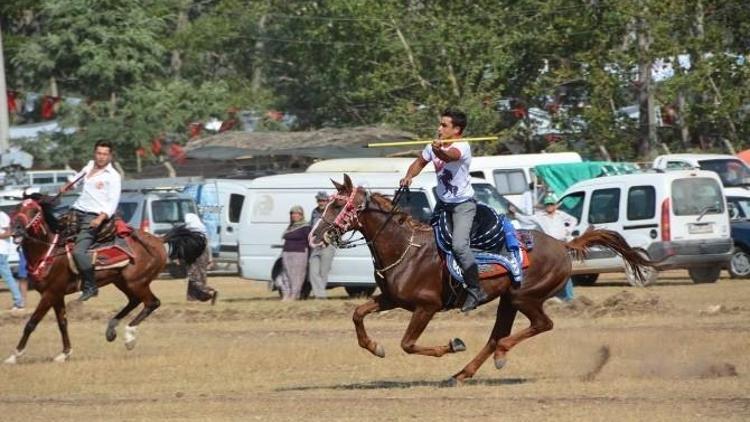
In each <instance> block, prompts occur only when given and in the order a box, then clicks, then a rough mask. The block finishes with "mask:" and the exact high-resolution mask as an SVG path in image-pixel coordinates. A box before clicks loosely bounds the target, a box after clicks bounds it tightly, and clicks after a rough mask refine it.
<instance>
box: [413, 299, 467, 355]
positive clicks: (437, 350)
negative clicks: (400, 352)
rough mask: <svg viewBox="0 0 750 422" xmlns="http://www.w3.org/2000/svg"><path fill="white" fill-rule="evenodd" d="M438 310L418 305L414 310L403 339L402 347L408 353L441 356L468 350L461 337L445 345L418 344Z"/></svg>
mask: <svg viewBox="0 0 750 422" xmlns="http://www.w3.org/2000/svg"><path fill="white" fill-rule="evenodd" d="M437 311H438V310H437V309H428V308H425V307H423V306H420V307H417V308H416V309H415V310H414V312H413V313H412V315H411V321H409V326H408V327H407V328H406V332H405V333H404V337H403V338H402V339H401V348H402V349H404V351H405V352H406V353H409V354H412V353H416V354H418V355H425V356H434V357H440V356H443V355H444V354H446V353H454V352H463V351H464V350H466V346H465V345H464V343H463V342H462V341H461V340H460V339H453V340H451V341H450V342H448V344H446V345H445V346H433V347H424V346H418V345H417V339H419V336H420V335H422V332H424V329H425V328H427V324H429V322H430V320H431V319H432V317H433V316H435V313H436V312H437Z"/></svg>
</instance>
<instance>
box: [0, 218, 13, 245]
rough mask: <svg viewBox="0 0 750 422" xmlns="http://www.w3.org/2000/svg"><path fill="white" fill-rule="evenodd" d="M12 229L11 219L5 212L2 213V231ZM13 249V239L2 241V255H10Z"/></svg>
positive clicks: (0, 219) (0, 229)
mask: <svg viewBox="0 0 750 422" xmlns="http://www.w3.org/2000/svg"><path fill="white" fill-rule="evenodd" d="M8 229H10V217H8V214H6V213H5V212H4V211H0V231H6V230H8ZM12 247H13V237H12V236H11V237H9V238H7V239H0V255H9V254H10V251H11V250H12V249H11V248H12Z"/></svg>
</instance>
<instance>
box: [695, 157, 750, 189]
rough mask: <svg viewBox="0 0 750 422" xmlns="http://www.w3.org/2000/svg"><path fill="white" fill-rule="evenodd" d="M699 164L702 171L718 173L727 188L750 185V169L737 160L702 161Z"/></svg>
mask: <svg viewBox="0 0 750 422" xmlns="http://www.w3.org/2000/svg"><path fill="white" fill-rule="evenodd" d="M698 163H699V164H700V166H701V169H702V170H709V171H713V172H716V173H718V174H719V178H721V183H722V184H724V186H725V187H733V186H748V185H750V169H749V168H748V167H747V166H746V165H745V163H743V162H742V161H740V160H738V159H736V158H724V159H719V160H701V161H699V162H698Z"/></svg>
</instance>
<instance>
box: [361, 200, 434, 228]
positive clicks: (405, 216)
mask: <svg viewBox="0 0 750 422" xmlns="http://www.w3.org/2000/svg"><path fill="white" fill-rule="evenodd" d="M370 198H371V199H372V200H373V202H375V203H376V204H377V205H378V207H379V208H380V209H381V210H383V211H385V212H391V210H393V202H391V199H389V198H387V197H386V196H385V195H383V194H380V193H373V194H372V195H371V196H370ZM394 215H396V216H397V217H399V221H400V222H401V223H402V224H403V223H406V224H408V225H409V227H411V228H413V229H421V230H430V231H431V230H432V229H431V228H430V226H429V225H427V224H425V223H422V222H421V221H419V220H416V219H415V218H414V217H412V216H411V215H409V213H407V212H405V211H401V210H396V212H395V213H394Z"/></svg>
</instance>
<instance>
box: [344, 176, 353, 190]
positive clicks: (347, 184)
mask: <svg viewBox="0 0 750 422" xmlns="http://www.w3.org/2000/svg"><path fill="white" fill-rule="evenodd" d="M344 186H345V187H346V190H347V192H351V190H352V189H354V186H352V179H351V178H350V177H349V175H348V174H346V173H344Z"/></svg>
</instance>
